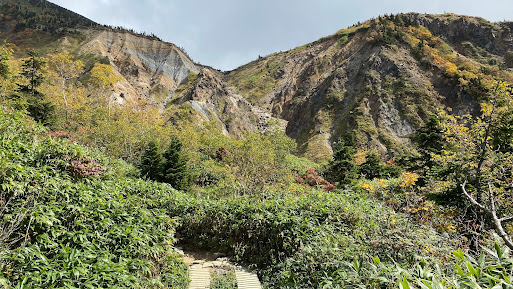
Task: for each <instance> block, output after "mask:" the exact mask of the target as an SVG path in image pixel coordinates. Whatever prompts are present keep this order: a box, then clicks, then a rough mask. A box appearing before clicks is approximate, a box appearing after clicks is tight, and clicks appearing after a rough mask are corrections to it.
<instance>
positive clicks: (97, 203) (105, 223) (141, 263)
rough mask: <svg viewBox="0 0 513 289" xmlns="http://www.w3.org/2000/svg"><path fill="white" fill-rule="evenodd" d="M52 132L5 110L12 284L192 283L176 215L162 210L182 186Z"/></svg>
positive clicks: (1, 265)
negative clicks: (176, 248) (149, 178)
mask: <svg viewBox="0 0 513 289" xmlns="http://www.w3.org/2000/svg"><path fill="white" fill-rule="evenodd" d="M44 131H45V129H44V128H42V127H41V126H39V125H38V124H36V123H34V122H33V121H32V120H30V119H29V118H28V117H26V116H25V115H23V114H22V113H19V112H15V111H5V109H2V110H1V111H0V164H1V169H0V184H1V186H0V202H2V203H3V204H8V206H6V207H2V209H1V210H0V228H2V231H0V280H6V281H5V282H8V283H7V284H8V285H10V286H12V287H13V288H59V287H74V288H136V287H148V286H151V287H152V288H186V287H187V272H186V267H185V265H184V264H183V262H181V261H180V260H178V259H177V257H176V255H175V254H174V253H173V251H172V247H171V245H172V244H173V242H174V241H175V238H174V230H175V227H176V226H177V222H176V220H175V219H173V218H171V217H169V216H168V215H167V214H166V212H165V211H164V210H163V209H164V207H163V202H165V200H166V199H167V198H169V197H170V196H171V195H173V194H177V192H176V191H174V190H173V189H172V188H171V187H169V186H166V185H162V184H156V183H146V182H144V181H141V180H138V179H133V178H130V177H128V176H127V173H128V172H130V171H131V170H132V169H131V168H130V167H129V166H128V165H127V164H123V163H119V162H118V163H115V162H111V161H110V160H109V159H106V158H104V157H102V156H98V155H93V154H91V153H90V152H88V151H87V150H86V149H84V148H83V147H80V146H78V145H75V144H72V143H70V141H69V140H67V139H56V138H54V137H51V136H46V135H45V134H42V133H43V132H44ZM86 160H89V161H86ZM92 160H94V161H92ZM74 161H78V162H74ZM111 165H112V167H111ZM5 228H7V229H9V228H14V230H4V229H5Z"/></svg>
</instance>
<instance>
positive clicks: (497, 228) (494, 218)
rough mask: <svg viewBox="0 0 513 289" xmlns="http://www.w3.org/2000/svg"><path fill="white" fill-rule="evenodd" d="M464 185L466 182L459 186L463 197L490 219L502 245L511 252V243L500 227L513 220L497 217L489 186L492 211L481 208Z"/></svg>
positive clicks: (489, 186) (512, 245) (512, 247)
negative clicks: (502, 242)
mask: <svg viewBox="0 0 513 289" xmlns="http://www.w3.org/2000/svg"><path fill="white" fill-rule="evenodd" d="M466 184H467V181H465V182H463V184H462V185H461V189H462V190H463V194H464V195H465V197H466V198H467V199H468V200H469V201H470V203H472V205H474V206H476V207H478V208H479V209H481V210H482V211H483V212H485V213H486V214H487V215H489V216H490V217H491V218H492V221H493V225H494V227H495V231H496V232H497V233H498V234H499V236H501V238H502V240H504V243H505V244H506V246H508V247H509V248H510V249H512V250H513V242H512V241H511V239H510V238H509V236H508V234H507V233H506V231H504V228H503V226H502V222H503V221H505V220H506V221H510V220H513V217H507V218H502V219H501V218H499V217H497V210H496V208H495V200H494V198H493V190H492V186H491V184H488V190H489V193H490V195H491V196H492V198H491V205H492V209H488V208H486V207H485V206H483V205H482V204H481V203H479V202H477V201H476V200H475V199H474V198H473V197H472V196H471V195H470V194H469V193H468V192H467V190H466V189H465V185H466Z"/></svg>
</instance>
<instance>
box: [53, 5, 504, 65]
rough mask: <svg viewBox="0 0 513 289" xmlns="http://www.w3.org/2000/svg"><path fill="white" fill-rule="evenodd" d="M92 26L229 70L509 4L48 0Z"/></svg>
mask: <svg viewBox="0 0 513 289" xmlns="http://www.w3.org/2000/svg"><path fill="white" fill-rule="evenodd" d="M50 2H53V3H55V4H58V5H60V6H63V7H65V8H68V9H70V10H72V11H75V12H77V13H79V14H81V15H84V16H86V17H88V18H90V19H92V20H94V21H96V22H98V23H101V24H110V25H120V26H124V27H127V28H133V29H135V30H136V31H145V32H148V33H154V34H155V35H157V36H159V37H160V38H161V39H163V40H165V41H168V42H172V43H174V44H176V45H178V46H181V47H183V48H184V49H185V50H186V51H187V52H188V54H189V55H190V56H191V57H192V59H193V60H194V61H196V62H199V63H201V64H205V65H210V66H212V67H214V68H217V69H221V70H231V69H234V68H236V67H238V66H240V65H243V64H245V63H248V62H250V61H252V60H254V59H256V58H258V56H259V55H261V56H264V55H267V54H270V53H273V52H278V51H285V50H288V49H291V48H294V47H297V46H300V45H303V44H306V43H309V42H312V41H315V40H317V39H319V38H321V37H323V36H327V35H330V34H333V33H335V32H336V31H337V30H338V29H341V28H346V27H348V26H351V25H352V24H354V23H357V22H358V21H361V22H363V21H365V20H367V19H369V18H372V17H376V16H378V15H382V14H385V13H388V14H389V13H394V14H395V13H398V12H419V13H444V12H452V13H457V14H465V15H472V16H480V17H483V18H485V19H488V20H491V21H503V20H513V2H512V0H487V1H484V0H465V1H463V0H423V1H417V0H393V1H386V0H367V1H358V0H350V1H349V0H251V1H249V0H192V1H191V0H50Z"/></svg>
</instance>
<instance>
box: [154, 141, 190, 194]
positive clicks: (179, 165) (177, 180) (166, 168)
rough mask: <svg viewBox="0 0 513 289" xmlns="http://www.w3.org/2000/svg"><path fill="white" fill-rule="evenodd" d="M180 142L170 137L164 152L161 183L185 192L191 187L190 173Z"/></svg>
mask: <svg viewBox="0 0 513 289" xmlns="http://www.w3.org/2000/svg"><path fill="white" fill-rule="evenodd" d="M182 148H183V145H182V142H181V141H180V140H179V139H178V137H177V136H175V135H172V136H171V142H170V144H169V147H168V148H167V150H166V151H165V152H164V155H163V156H164V161H163V162H162V166H161V167H162V168H161V172H162V181H163V182H166V183H169V184H171V185H172V186H173V187H174V188H175V189H178V190H187V189H188V188H189V187H190V185H191V172H190V170H189V168H188V167H187V161H188V158H187V156H186V155H185V154H184V153H183V152H182Z"/></svg>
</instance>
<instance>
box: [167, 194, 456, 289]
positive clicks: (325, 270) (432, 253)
mask: <svg viewBox="0 0 513 289" xmlns="http://www.w3.org/2000/svg"><path fill="white" fill-rule="evenodd" d="M169 213H170V215H171V216H180V217H181V220H182V221H181V223H182V225H181V227H180V228H179V229H178V232H179V233H180V235H181V238H182V241H184V242H187V243H190V244H196V246H199V247H203V248H206V249H211V250H223V251H225V252H227V253H230V254H231V255H232V256H233V258H234V260H237V261H240V262H244V263H247V264H249V265H250V267H255V268H257V269H258V270H259V274H260V276H261V278H262V279H263V280H264V281H265V282H266V283H267V285H268V286H269V288H318V287H319V286H321V285H325V284H328V283H329V284H331V285H332V286H340V288H346V287H345V286H350V285H355V284H367V285H368V286H396V285H395V284H396V283H394V282H396V281H397V278H396V277H394V276H395V275H393V274H392V273H390V278H388V279H386V281H384V279H383V280H382V279H379V278H378V277H376V278H374V279H373V277H372V276H373V275H372V274H371V272H373V271H372V270H370V269H369V270H368V271H365V272H366V273H364V272H363V271H361V272H360V273H359V274H356V275H354V276H353V277H351V278H349V277H348V276H349V275H351V274H353V273H354V272H353V269H351V268H352V267H351V266H349V265H348V264H352V263H353V262H354V260H360V261H358V262H364V261H365V260H368V261H370V260H371V259H372V257H378V258H380V259H381V260H383V261H382V262H383V263H384V264H388V265H390V264H394V262H396V263H403V264H405V266H406V267H408V266H409V265H408V264H415V261H416V258H417V257H418V256H424V258H426V259H427V260H428V262H430V263H436V262H437V260H439V258H440V257H441V256H446V255H447V254H448V253H449V252H450V251H451V249H450V247H449V246H448V244H449V243H450V241H449V240H448V239H449V238H448V235H446V236H445V237H443V236H441V235H439V234H437V233H436V232H435V231H434V230H433V229H430V228H428V227H425V226H419V225H414V224H410V223H409V222H408V220H407V218H406V216H405V215H402V214H396V213H394V211H393V210H391V209H388V208H386V207H383V205H382V204H381V203H380V202H378V201H374V200H372V199H369V198H367V196H366V195H365V194H358V193H355V192H351V191H346V192H341V191H337V192H325V191H315V190H314V191H312V192H310V193H308V194H302V195H299V196H297V195H293V194H282V195H271V196H268V195H266V196H265V197H262V198H257V197H254V196H253V197H248V196H245V197H239V198H232V199H221V200H207V199H203V198H201V199H194V200H190V199H183V198H182V199H179V198H177V199H175V200H174V201H171V202H170V203H169ZM351 276H352V275H351ZM371 277H372V278H371ZM328 288H329V287H328Z"/></svg>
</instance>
